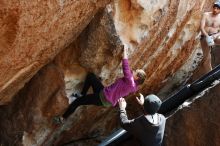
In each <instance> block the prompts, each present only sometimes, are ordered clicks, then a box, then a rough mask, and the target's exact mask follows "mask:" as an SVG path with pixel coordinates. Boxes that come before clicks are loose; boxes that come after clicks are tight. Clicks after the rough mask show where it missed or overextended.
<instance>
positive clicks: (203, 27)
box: [200, 13, 208, 36]
mask: <svg viewBox="0 0 220 146" xmlns="http://www.w3.org/2000/svg"><path fill="white" fill-rule="evenodd" d="M205 23H206V14H205V13H204V14H203V16H202V20H201V24H200V25H201V26H200V29H201V31H202V33H203V34H204V35H205V36H208V33H207V32H206V31H205Z"/></svg>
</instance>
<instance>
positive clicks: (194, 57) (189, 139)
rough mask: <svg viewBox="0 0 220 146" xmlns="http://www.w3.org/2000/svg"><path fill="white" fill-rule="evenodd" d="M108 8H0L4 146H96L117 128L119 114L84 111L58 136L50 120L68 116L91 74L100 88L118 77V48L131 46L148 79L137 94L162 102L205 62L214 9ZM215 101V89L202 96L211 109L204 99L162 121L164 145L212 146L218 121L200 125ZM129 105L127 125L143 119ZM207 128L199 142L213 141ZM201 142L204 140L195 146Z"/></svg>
mask: <svg viewBox="0 0 220 146" xmlns="http://www.w3.org/2000/svg"><path fill="white" fill-rule="evenodd" d="M109 2H110V1H109V0H78V1H71V0H51V1H31V2H24V1H15V0H14V1H6V0H3V1H2V2H0V26H1V27H0V29H1V33H0V36H1V37H0V44H1V46H0V50H1V52H0V55H1V58H0V69H1V71H0V79H1V80H0V104H1V105H2V107H1V108H0V113H1V115H2V116H1V120H0V121H1V122H0V127H1V129H3V130H2V132H1V133H0V144H3V145H25V146H30V145H36V146H38V145H42V146H47V145H48V146H49V145H62V144H64V143H71V144H72V145H85V146H86V145H97V144H98V143H100V142H101V141H102V140H103V139H104V138H105V137H106V136H107V135H109V134H110V133H111V132H112V131H114V130H115V129H117V128H118V127H119V125H118V124H119V123H118V119H117V116H118V112H117V108H113V107H110V108H104V107H97V106H92V105H90V106H82V107H80V108H78V109H77V110H76V112H75V113H74V114H72V116H71V117H70V119H69V120H68V122H67V124H66V125H65V127H64V129H62V128H57V127H55V126H54V124H53V118H54V117H55V116H58V115H61V114H62V113H63V112H64V111H65V109H66V108H67V106H68V102H70V100H71V98H70V94H71V93H72V92H79V91H80V90H81V88H82V85H83V81H84V79H85V76H86V74H87V72H89V71H91V72H94V73H95V74H96V75H97V76H99V77H100V78H101V79H102V82H103V84H104V85H109V84H110V83H112V82H114V80H115V79H116V78H117V77H119V76H121V75H122V72H121V64H120V63H121V55H122V47H123V46H122V45H125V46H127V47H129V62H130V65H131V67H132V69H134V70H135V69H138V68H142V69H144V70H145V71H146V73H147V80H146V81H145V83H144V85H143V86H142V88H141V89H140V92H142V93H143V94H148V93H155V94H159V95H163V96H161V98H162V99H164V98H166V96H168V93H170V92H172V91H173V90H172V89H173V88H174V87H175V88H176V87H179V86H180V85H182V83H183V82H185V81H186V80H187V79H188V78H189V77H190V76H191V74H192V72H193V71H194V70H195V69H196V68H197V66H198V64H199V62H200V61H201V59H202V51H201V47H200V43H199V26H200V19H201V14H202V12H203V11H204V9H210V7H211V6H212V5H211V3H212V2H211V1H205V0H184V1H181V0H160V1H159V0H155V1H146V0H117V1H112V2H111V4H109ZM107 4H109V5H107ZM217 58H218V57H217ZM197 69H198V68H197ZM202 71H203V69H202V68H201V69H200V72H199V73H198V72H196V73H198V75H196V74H194V76H195V77H194V78H197V77H198V76H200V75H201V74H203V73H205V71H204V72H202ZM162 87H163V88H162ZM91 92H92V91H91ZM215 93H216V94H215ZM215 95H217V89H214V90H213V94H211V95H207V96H208V97H206V98H207V99H208V100H209V106H210V108H209V107H207V106H208V104H207V103H203V102H202V100H203V99H201V101H199V102H195V103H193V105H192V107H191V108H190V110H189V111H185V110H184V111H181V112H180V114H177V115H175V116H174V117H173V118H172V119H170V120H169V121H168V124H167V129H166V131H167V132H166V133H167V136H166V137H165V139H166V143H167V145H169V146H172V145H178V146H181V145H184V146H185V145H190V146H191V145H192V146H193V145H218V143H219V138H218V135H217V133H219V131H218V130H217V128H215V127H217V126H218V124H217V123H218V121H219V119H220V118H219V117H218V116H216V115H215V114H214V112H213V113H212V114H210V115H209V116H208V118H207V119H205V120H203V122H199V120H201V119H203V118H204V117H205V115H204V113H205V111H208V112H209V113H211V112H212V111H218V110H219V108H218V107H217V104H216V103H214V101H213V100H214V99H215V100H217V99H216V98H213V97H214V96H215ZM133 96H134V95H131V96H129V97H127V99H128V102H129V105H128V108H127V109H128V113H129V116H130V117H135V116H137V114H141V110H140V108H139V107H138V105H137V104H136V103H135V100H134V98H133ZM216 97H217V96H216ZM68 100H69V101H68ZM191 111H193V112H191ZM206 117H207V116H206ZM207 123H208V124H210V125H213V126H211V129H212V134H210V135H212V136H208V138H209V139H208V138H204V137H206V135H207V134H208V133H207V131H208V132H209V133H210V131H209V130H208V129H209V128H204V125H206V124H207ZM196 125H197V126H198V128H196ZM173 127H175V131H174V130H173V129H174V128H173ZM14 131H15V132H14ZM198 135H199V137H203V138H204V139H203V140H199V138H197V139H193V137H197V136H198ZM179 136H181V138H182V139H180V138H179ZM210 139H211V140H212V142H211V140H210ZM129 144H130V145H134V144H133V143H129ZM129 144H126V145H129Z"/></svg>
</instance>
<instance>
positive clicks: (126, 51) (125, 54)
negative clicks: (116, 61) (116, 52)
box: [123, 46, 128, 59]
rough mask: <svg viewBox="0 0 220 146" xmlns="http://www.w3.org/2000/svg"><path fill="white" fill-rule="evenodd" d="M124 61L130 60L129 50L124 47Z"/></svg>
mask: <svg viewBox="0 0 220 146" xmlns="http://www.w3.org/2000/svg"><path fill="white" fill-rule="evenodd" d="M123 59H128V48H127V47H125V46H124V52H123Z"/></svg>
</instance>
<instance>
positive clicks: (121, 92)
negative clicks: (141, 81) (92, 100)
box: [103, 59, 137, 106]
mask: <svg viewBox="0 0 220 146" xmlns="http://www.w3.org/2000/svg"><path fill="white" fill-rule="evenodd" d="M122 69H123V73H124V77H122V78H119V79H117V80H116V81H115V82H114V83H113V84H111V85H110V86H107V87H105V88H104V89H103V93H104V95H105V97H106V99H107V101H109V102H110V103H111V104H112V105H113V106H115V105H116V104H117V101H118V99H119V98H120V97H124V96H127V95H128V94H130V93H134V92H136V91H137V83H136V82H135V81H134V78H133V75H132V72H131V69H130V67H129V64H128V59H123V60H122Z"/></svg>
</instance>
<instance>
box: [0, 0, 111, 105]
mask: <svg viewBox="0 0 220 146" xmlns="http://www.w3.org/2000/svg"><path fill="white" fill-rule="evenodd" d="M108 2H109V1H108V0H100V1H88V0H82V1H71V0H68V1H63V0H61V1H56V0H52V1H43V0H42V1H36V0H35V1H32V2H24V1H16V0H14V1H10V2H8V1H5V0H3V1H2V2H1V3H0V6H1V7H0V14H1V17H0V26H1V34H0V36H1V37H0V38H1V39H0V42H1V44H2V45H1V48H0V50H1V60H0V69H1V72H0V78H1V81H0V104H1V105H3V104H5V103H7V102H10V101H11V98H12V96H13V95H14V94H15V93H16V92H17V91H18V90H19V89H21V88H22V87H23V86H24V84H25V83H26V82H27V81H28V80H30V78H31V77H33V75H34V74H36V72H37V71H38V70H39V69H40V68H41V67H42V66H44V65H45V64H47V63H48V62H49V61H51V60H53V58H54V57H55V56H56V55H57V54H58V53H59V52H60V51H61V50H62V49H63V48H65V47H66V46H68V45H69V44H70V43H71V42H72V41H73V40H74V39H75V38H76V37H77V36H78V35H79V34H80V32H81V31H82V30H83V29H84V28H85V27H86V25H88V23H89V22H90V20H91V19H92V17H93V15H95V13H96V12H97V11H98V10H99V8H101V7H104V6H105V5H106V4H107V3H108Z"/></svg>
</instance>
